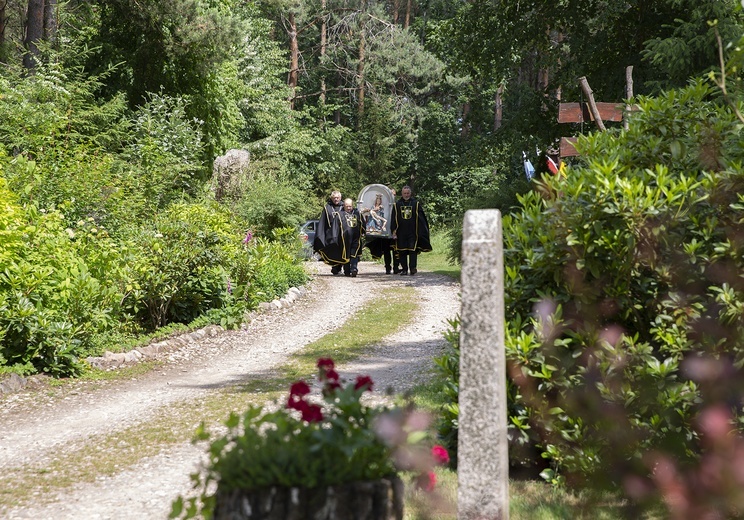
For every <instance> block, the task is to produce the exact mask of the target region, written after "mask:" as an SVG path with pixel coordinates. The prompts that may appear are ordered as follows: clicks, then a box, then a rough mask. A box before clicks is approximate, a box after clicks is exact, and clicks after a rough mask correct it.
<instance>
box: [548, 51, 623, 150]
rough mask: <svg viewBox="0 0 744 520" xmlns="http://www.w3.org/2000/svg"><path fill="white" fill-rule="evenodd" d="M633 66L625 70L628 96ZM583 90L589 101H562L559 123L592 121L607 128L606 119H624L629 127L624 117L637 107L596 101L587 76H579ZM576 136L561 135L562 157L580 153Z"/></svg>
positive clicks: (601, 128)
mask: <svg viewBox="0 0 744 520" xmlns="http://www.w3.org/2000/svg"><path fill="white" fill-rule="evenodd" d="M632 71H633V67H632V66H631V67H627V68H626V71H625V80H626V91H625V93H626V96H627V97H628V98H631V97H633V80H632ZM579 83H580V85H581V90H582V91H583V92H584V95H585V96H586V99H587V101H586V102H585V103H561V104H560V105H559V106H558V122H559V123H584V122H589V121H592V122H594V123H596V125H597V128H599V129H600V130H601V131H604V130H605V126H604V121H611V122H621V121H624V123H625V128H626V129H627V120H626V119H624V115H625V113H626V112H629V111H631V110H633V109H634V108H635V107H631V106H628V105H625V104H623V103H602V102H596V101H594V93H593V92H592V89H591V88H590V87H589V83H588V82H587V80H586V78H585V77H581V78H579ZM574 143H576V138H575V137H561V144H560V151H559V154H560V157H574V156H577V155H579V152H577V151H576V147H575V146H574Z"/></svg>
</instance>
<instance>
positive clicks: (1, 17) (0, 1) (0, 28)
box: [0, 0, 8, 58]
mask: <svg viewBox="0 0 744 520" xmlns="http://www.w3.org/2000/svg"><path fill="white" fill-rule="evenodd" d="M6 7H8V2H7V0H0V46H2V45H3V44H4V43H5V23H6V22H7V19H6V17H5V8H6ZM0 58H1V56H0Z"/></svg>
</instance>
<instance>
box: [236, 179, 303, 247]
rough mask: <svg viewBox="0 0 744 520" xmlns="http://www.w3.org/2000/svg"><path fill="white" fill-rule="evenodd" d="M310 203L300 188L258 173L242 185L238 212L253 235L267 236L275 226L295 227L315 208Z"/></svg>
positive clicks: (276, 227)
mask: <svg viewBox="0 0 744 520" xmlns="http://www.w3.org/2000/svg"><path fill="white" fill-rule="evenodd" d="M313 203H314V201H309V200H308V194H307V193H303V192H302V191H301V190H300V189H299V188H297V187H295V186H292V185H291V184H289V183H287V182H282V181H278V180H276V179H274V178H273V177H271V176H268V175H267V176H261V175H259V176H254V177H253V178H252V180H251V182H250V183H249V184H248V186H246V187H245V191H244V192H243V194H242V196H241V199H240V202H239V203H238V208H237V212H238V214H239V215H240V216H241V218H243V219H244V220H245V221H247V222H248V223H249V224H250V226H251V228H252V229H253V231H254V232H255V233H256V234H258V235H260V236H264V237H268V236H270V235H271V231H272V230H274V229H279V228H286V227H290V228H293V229H295V230H296V229H297V228H298V227H299V225H300V224H302V222H303V221H304V220H305V219H306V218H307V215H309V214H311V213H312V212H313V211H314V210H315V209H316V208H314V207H313Z"/></svg>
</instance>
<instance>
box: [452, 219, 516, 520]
mask: <svg viewBox="0 0 744 520" xmlns="http://www.w3.org/2000/svg"><path fill="white" fill-rule="evenodd" d="M459 402H460V416H459V428H458V444H457V481H458V491H457V518H458V520H508V518H509V452H508V441H507V437H506V425H507V411H506V355H505V350H504V256H503V241H502V234H501V213H500V212H499V211H498V210H470V211H468V212H467V213H465V223H464V227H463V240H462V311H461V331H460V396H459Z"/></svg>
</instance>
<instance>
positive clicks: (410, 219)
mask: <svg viewBox="0 0 744 520" xmlns="http://www.w3.org/2000/svg"><path fill="white" fill-rule="evenodd" d="M400 195H401V196H400V198H399V199H398V200H396V199H395V196H396V191H395V190H394V189H391V188H389V187H387V186H385V185H382V184H370V185H368V186H365V187H364V188H363V189H362V191H361V192H360V193H359V197H358V198H357V201H356V203H355V202H354V200H353V199H351V198H346V199H344V198H343V196H342V195H341V192H339V191H333V192H331V195H330V197H329V199H328V202H327V203H326V205H325V206H324V207H323V211H322V212H321V215H320V220H319V222H318V225H317V228H316V232H315V239H314V241H313V251H314V252H315V253H317V254H318V256H319V258H320V260H322V261H323V262H325V263H326V264H328V265H330V266H331V273H332V274H333V275H334V276H336V275H340V274H341V272H342V271H343V273H344V276H350V277H353V278H355V277H356V276H357V275H358V274H359V258H360V257H361V255H362V249H363V248H364V247H367V248H368V249H369V251H370V253H371V255H372V258H374V259H375V260H378V259H380V258H382V259H383V261H384V263H385V273H386V274H398V275H403V276H406V275H410V276H414V275H415V274H416V273H417V272H418V269H417V266H418V255H419V253H425V252H428V251H431V241H430V239H429V222H428V221H427V219H426V214H425V213H424V209H423V207H422V205H421V203H420V202H419V201H418V200H417V199H416V198H415V197H414V196H413V191H412V189H411V187H410V186H404V187H403V188H402V189H401V193H400Z"/></svg>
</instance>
